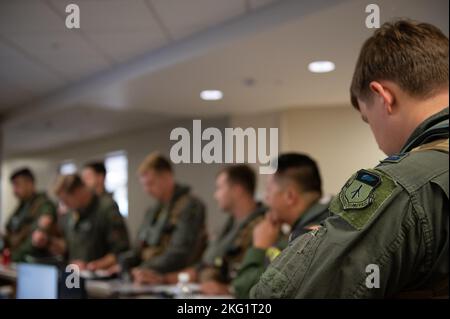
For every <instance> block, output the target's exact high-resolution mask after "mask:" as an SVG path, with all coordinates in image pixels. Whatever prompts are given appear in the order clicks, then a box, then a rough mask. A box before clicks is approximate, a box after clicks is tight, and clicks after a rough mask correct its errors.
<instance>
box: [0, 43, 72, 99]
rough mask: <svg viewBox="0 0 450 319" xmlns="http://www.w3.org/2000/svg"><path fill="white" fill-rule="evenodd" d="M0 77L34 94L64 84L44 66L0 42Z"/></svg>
mask: <svg viewBox="0 0 450 319" xmlns="http://www.w3.org/2000/svg"><path fill="white" fill-rule="evenodd" d="M1 79H4V80H5V81H6V82H8V83H11V85H17V86H19V87H21V88H23V89H25V90H27V91H30V92H32V93H33V94H36V95H38V94H42V93H45V92H48V91H51V90H54V89H56V88H58V87H61V86H62V85H64V84H65V83H64V82H62V81H61V79H59V78H58V77H57V76H55V75H54V74H52V73H51V72H49V71H48V70H47V69H46V68H45V67H43V66H41V65H39V64H36V63H33V62H31V61H30V60H29V59H27V58H26V57H24V56H23V55H22V54H20V53H19V52H17V51H16V50H14V49H12V48H10V47H8V46H6V45H4V44H2V43H1V42H0V81H1Z"/></svg>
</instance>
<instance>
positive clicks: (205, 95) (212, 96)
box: [200, 90, 223, 101]
mask: <svg viewBox="0 0 450 319" xmlns="http://www.w3.org/2000/svg"><path fill="white" fill-rule="evenodd" d="M200 97H201V98H202V100H205V101H218V100H221V99H222V98H223V93H222V91H219V90H204V91H202V92H201V93H200Z"/></svg>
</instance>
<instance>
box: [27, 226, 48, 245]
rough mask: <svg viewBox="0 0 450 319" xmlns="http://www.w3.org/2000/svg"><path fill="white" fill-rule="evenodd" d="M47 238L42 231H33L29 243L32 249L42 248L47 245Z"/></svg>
mask: <svg viewBox="0 0 450 319" xmlns="http://www.w3.org/2000/svg"><path fill="white" fill-rule="evenodd" d="M48 240H49V238H48V236H47V234H46V233H44V232H43V231H42V230H35V231H34V232H33V234H32V235H31V243H32V244H33V246H34V247H37V248H44V247H45V246H47V244H48Z"/></svg>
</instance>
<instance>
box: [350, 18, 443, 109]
mask: <svg viewBox="0 0 450 319" xmlns="http://www.w3.org/2000/svg"><path fill="white" fill-rule="evenodd" d="M448 76H449V74H448V38H447V37H446V36H445V35H444V34H443V33H442V31H441V30H439V29H438V28H437V27H435V26H433V25H431V24H428V23H420V22H416V21H412V20H398V21H394V22H389V23H385V24H383V25H382V26H381V28H379V29H377V30H376V31H375V33H374V34H373V35H372V36H371V37H370V38H369V39H367V40H366V42H365V43H364V45H363V47H362V49H361V52H360V55H359V58H358V62H357V64H356V68H355V71H354V74H353V80H352V83H351V87H350V95H351V102H352V104H353V106H354V107H355V108H357V109H359V106H358V99H360V100H364V101H369V100H370V97H371V94H370V87H369V84H370V83H371V82H372V81H381V80H389V81H392V82H394V83H395V84H397V85H398V86H399V87H400V88H401V89H402V90H403V91H404V92H405V93H407V94H408V95H409V96H411V97H413V98H416V99H421V100H422V99H427V98H430V97H432V96H433V95H435V94H436V93H440V92H441V91H442V90H447V91H448V84H449V82H448Z"/></svg>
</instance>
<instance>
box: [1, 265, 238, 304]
mask: <svg viewBox="0 0 450 319" xmlns="http://www.w3.org/2000/svg"><path fill="white" fill-rule="evenodd" d="M16 282H17V271H16V268H15V266H14V265H12V266H4V265H1V264H0V284H3V285H9V286H10V287H12V290H10V291H11V294H12V296H10V297H12V298H14V292H15V286H16ZM84 282H85V285H84V286H85V290H86V295H87V298H91V299H105V298H108V299H123V298H133V299H142V298H148V299H165V298H179V297H178V296H177V289H178V288H177V285H140V284H135V283H132V282H129V281H125V280H122V279H117V278H115V279H86V278H85V281H84ZM188 287H189V291H190V292H191V293H190V294H189V298H190V299H230V298H233V297H232V296H231V295H220V296H207V295H203V294H201V293H200V289H199V285H198V284H196V283H190V284H188Z"/></svg>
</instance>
